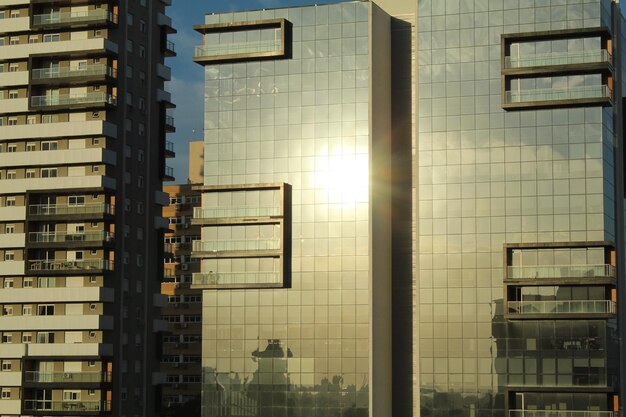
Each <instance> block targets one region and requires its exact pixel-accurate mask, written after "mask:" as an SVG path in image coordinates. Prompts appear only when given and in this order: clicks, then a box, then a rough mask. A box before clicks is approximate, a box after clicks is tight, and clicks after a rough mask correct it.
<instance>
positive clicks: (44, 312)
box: [37, 304, 54, 316]
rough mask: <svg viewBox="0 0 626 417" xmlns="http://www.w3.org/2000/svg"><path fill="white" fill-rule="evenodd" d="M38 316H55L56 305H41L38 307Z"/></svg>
mask: <svg viewBox="0 0 626 417" xmlns="http://www.w3.org/2000/svg"><path fill="white" fill-rule="evenodd" d="M37 315H38V316H54V304H39V305H38V306H37Z"/></svg>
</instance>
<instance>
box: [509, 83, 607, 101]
mask: <svg viewBox="0 0 626 417" xmlns="http://www.w3.org/2000/svg"><path fill="white" fill-rule="evenodd" d="M611 97H612V92H611V89H610V88H609V87H608V86H607V85H590V86H584V87H571V88H544V89H536V90H522V91H507V92H506V95H505V99H506V103H507V104H513V103H527V102H534V101H552V100H575V99H585V98H611Z"/></svg>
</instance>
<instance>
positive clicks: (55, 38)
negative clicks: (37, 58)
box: [43, 33, 61, 42]
mask: <svg viewBox="0 0 626 417" xmlns="http://www.w3.org/2000/svg"><path fill="white" fill-rule="evenodd" d="M60 40H61V35H59V34H58V33H48V34H46V35H43V41H44V42H59V41H60Z"/></svg>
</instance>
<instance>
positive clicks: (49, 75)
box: [32, 65, 117, 81]
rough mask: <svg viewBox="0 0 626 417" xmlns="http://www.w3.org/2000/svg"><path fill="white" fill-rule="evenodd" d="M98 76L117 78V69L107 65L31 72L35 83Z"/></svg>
mask: <svg viewBox="0 0 626 417" xmlns="http://www.w3.org/2000/svg"><path fill="white" fill-rule="evenodd" d="M98 76H108V77H113V78H117V69H115V68H112V67H110V66H108V65H91V66H86V67H69V68H36V69H33V70H32V79H33V80H35V81H36V80H58V79H63V78H78V77H98Z"/></svg>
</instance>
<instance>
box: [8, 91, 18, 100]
mask: <svg viewBox="0 0 626 417" xmlns="http://www.w3.org/2000/svg"><path fill="white" fill-rule="evenodd" d="M19 95H20V94H19V92H18V91H17V90H10V91H9V99H11V100H13V99H16V98H18V97H19Z"/></svg>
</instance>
